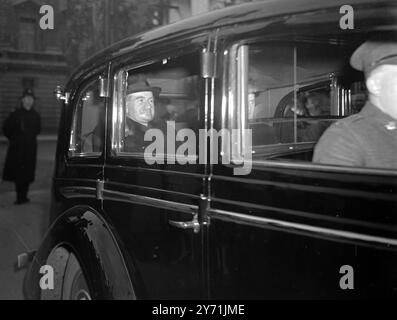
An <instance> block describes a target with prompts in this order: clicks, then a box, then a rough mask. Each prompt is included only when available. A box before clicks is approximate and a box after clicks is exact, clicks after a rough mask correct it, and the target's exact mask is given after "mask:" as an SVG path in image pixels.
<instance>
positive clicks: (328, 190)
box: [212, 175, 397, 201]
mask: <svg viewBox="0 0 397 320" xmlns="http://www.w3.org/2000/svg"><path fill="white" fill-rule="evenodd" d="M212 180H213V181H215V182H216V181H227V182H237V183H240V184H242V183H247V184H252V185H260V186H275V187H280V188H284V189H289V190H299V191H307V192H313V193H323V194H328V195H329V194H334V195H339V196H352V197H353V196H355V197H363V198H369V199H376V200H389V201H394V200H396V199H397V198H396V194H395V193H390V194H389V193H375V192H370V191H361V190H351V189H340V188H339V189H338V188H335V187H327V186H324V187H320V186H313V185H308V184H297V183H288V182H273V181H271V180H257V179H252V178H251V179H249V178H233V177H230V176H218V175H213V176H212Z"/></svg>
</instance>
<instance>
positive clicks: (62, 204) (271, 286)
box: [25, 0, 397, 299]
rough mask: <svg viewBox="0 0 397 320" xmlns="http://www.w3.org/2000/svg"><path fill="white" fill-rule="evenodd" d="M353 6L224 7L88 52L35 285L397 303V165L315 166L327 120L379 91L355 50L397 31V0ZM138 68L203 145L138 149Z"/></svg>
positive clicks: (64, 96)
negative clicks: (130, 113) (371, 87)
mask: <svg viewBox="0 0 397 320" xmlns="http://www.w3.org/2000/svg"><path fill="white" fill-rule="evenodd" d="M344 2H345V1H339V0H335V1H319V0H302V1H301V0H299V1H280V0H275V1H266V2H258V3H248V4H244V5H239V6H235V7H230V8H226V9H222V10H217V11H214V12H211V13H209V14H206V15H200V16H197V17H193V18H191V19H188V20H185V21H181V22H178V23H175V24H171V25H168V26H165V27H162V28H159V29H156V30H154V31H150V32H147V33H144V34H140V35H138V36H136V37H133V38H130V39H126V40H125V41H121V42H119V43H117V44H115V45H113V46H112V47H110V48H108V49H106V50H104V51H103V52H101V53H99V54H98V55H96V56H95V57H93V58H92V59H90V60H89V61H87V62H86V63H85V64H84V65H82V66H81V67H80V68H79V69H78V70H77V71H76V72H75V73H74V75H73V76H72V77H71V79H70V81H69V82H68V84H67V85H66V87H65V89H64V90H61V89H60V88H58V90H57V94H58V97H59V99H60V100H61V101H62V118H61V122H60V129H59V137H58V146H57V153H56V168H55V173H54V179H53V188H52V206H51V226H50V228H49V231H48V233H47V235H46V236H45V239H44V240H43V242H42V245H41V247H40V248H39V249H38V250H37V252H36V254H35V256H34V259H32V263H31V264H30V267H29V271H28V273H27V277H26V281H25V289H26V290H25V291H26V294H27V296H28V298H30V299H40V298H42V299H235V298H236V299H267V298H272V299H273V298H287V299H313V298H314V299H328V298H333V299H356V298H386V297H387V298H396V297H397V172H396V171H393V170H387V169H385V168H357V167H342V166H331V165H320V164H316V163H313V161H312V157H313V150H314V147H315V145H316V143H317V141H318V140H319V138H320V136H321V135H322V133H323V132H324V130H326V129H327V127H328V126H329V125H331V124H332V123H333V122H335V121H338V119H341V118H344V117H346V116H349V115H352V114H355V113H357V112H359V111H360V110H361V108H362V107H363V104H364V102H365V100H366V98H367V97H366V95H367V94H366V87H365V81H364V77H363V74H362V73H360V72H358V71H355V70H354V69H352V68H351V66H350V65H349V59H350V56H351V54H352V53H353V52H354V50H355V49H356V48H357V47H358V46H359V45H360V44H362V43H363V42H364V41H366V40H367V39H368V38H370V37H371V36H372V35H374V34H377V33H388V32H394V31H395V30H396V28H397V2H396V1H394V0H392V1H383V0H379V1H376V2H374V1H370V0H369V1H357V0H351V1H349V5H350V6H349V8H347V9H346V7H345V8H342V9H341V7H342V6H343V5H344V4H345V3H344ZM345 10H347V11H345ZM349 10H354V14H353V15H352V17H353V18H354V25H350V26H348V25H346V24H343V21H342V20H343V17H344V16H345V15H346V14H347V13H348V11H349ZM351 13H352V12H351ZM131 78H140V79H144V81H145V83H147V84H150V86H152V87H156V88H159V89H161V92H160V93H159V94H158V95H156V96H155V102H154V104H155V118H156V119H157V120H159V121H164V122H165V121H167V120H168V123H167V133H169V132H170V131H172V130H174V131H175V132H177V133H179V132H180V130H182V129H185V131H184V132H185V133H186V132H189V134H190V135H191V136H192V138H191V139H193V140H191V141H194V142H195V143H193V147H191V148H186V149H184V151H183V152H180V153H178V152H176V151H175V149H178V148H180V147H181V145H182V142H184V141H186V140H184V139H181V137H180V136H179V137H178V136H177V137H176V138H175V137H174V138H172V137H171V138H170V140H169V141H167V143H166V142H165V140H164V143H165V144H167V145H166V148H165V149H164V150H165V151H164V154H167V156H166V157H161V153H159V155H160V156H159V157H158V158H157V159H158V161H157V162H155V161H152V162H150V161H147V157H146V153H145V152H146V151H147V149H144V148H142V149H141V150H139V149H133V150H131V149H128V147H127V138H128V136H129V133H128V126H127V118H126V117H127V115H126V114H127V112H126V103H127V102H126V101H127V98H126V96H127V88H128V85H129V83H130V79H131ZM311 98H313V99H314V98H315V99H317V101H318V103H317V105H318V106H319V109H318V112H317V113H311V112H310V110H309V108H308V107H306V105H307V101H308V100H309V99H311ZM186 129H189V131H187V130H186ZM211 129H214V130H212V131H211ZM222 129H225V130H226V131H223V133H222V135H221V139H219V140H218V138H219V133H220V132H222V131H221V130H222ZM247 129H251V130H252V131H251V132H252V148H250V145H249V140H246V133H247V132H250V131H247ZM200 130H201V131H200ZM203 130H204V132H207V133H208V136H207V138H206V137H205V136H204V138H203V136H200V132H203ZM227 130H229V131H227ZM233 130H235V131H234V132H236V134H235V135H233V134H232V135H231V137H232V138H231V139H227V138H225V136H224V132H233ZM217 134H218V135H217ZM167 138H168V136H167ZM151 141H152V140H151ZM203 141H206V144H204V147H202V146H201V144H202V143H203ZM218 141H221V143H220V144H219V145H218V143H217V142H218ZM246 142H248V144H247V143H246ZM195 144H196V148H194V145H195ZM199 145H200V147H198V146H199ZM146 146H147V144H146ZM178 150H179V149H178ZM164 154H163V155H164ZM396 158H397V155H396ZM199 160H201V161H199ZM210 160H211V161H210ZM213 160H218V161H217V162H216V161H213ZM153 162H154V163H153ZM247 165H249V168H248V169H249V170H246V169H247ZM244 167H245V169H244ZM244 170H245V171H244ZM43 266H51V267H52V268H53V269H54V270H55V273H54V277H55V278H54V283H55V285H54V289H53V290H46V289H45V288H44V289H43V287H42V286H41V285H40V279H41V278H42V277H43V273H40V270H42V269H41V268H42V267H43ZM348 273H349V274H348ZM344 277H350V278H344ZM346 279H347V280H348V281H347V280H346ZM353 279H354V282H353V281H352V280H353ZM349 281H350V282H349Z"/></svg>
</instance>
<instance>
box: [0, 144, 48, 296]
mask: <svg viewBox="0 0 397 320" xmlns="http://www.w3.org/2000/svg"><path fill="white" fill-rule="evenodd" d="M55 147H56V142H55V140H53V141H39V149H38V162H37V169H36V181H35V182H34V183H33V184H32V185H31V188H30V192H29V196H28V197H29V198H30V200H31V202H30V203H29V204H25V205H20V206H16V205H14V201H15V192H14V184H13V183H10V182H4V181H1V180H0V300H22V299H24V297H23V293H22V284H23V277H24V275H25V270H21V271H17V270H15V264H16V258H17V256H18V254H20V253H22V252H27V251H32V250H35V249H37V247H38V246H39V244H40V242H41V239H42V238H43V236H44V234H45V232H46V230H47V227H48V216H49V207H50V187H51V178H52V173H53V168H54V158H55ZM6 148H7V144H6V142H4V141H0V179H1V176H2V174H3V173H2V172H3V166H4V160H5V154H6Z"/></svg>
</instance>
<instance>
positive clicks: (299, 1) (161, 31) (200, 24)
mask: <svg viewBox="0 0 397 320" xmlns="http://www.w3.org/2000/svg"><path fill="white" fill-rule="evenodd" d="M396 2H397V1H396V0H378V1H377V3H376V5H377V6H379V5H381V4H393V5H396V4H397V3H396ZM345 4H346V0H333V1H329V0H294V1H293V2H291V1H290V0H263V1H257V2H249V3H244V4H240V5H235V6H231V7H226V8H223V9H218V10H214V11H212V12H209V13H204V14H199V15H196V16H193V17H190V18H187V19H183V20H180V21H177V22H174V23H171V24H168V25H165V26H162V27H159V28H156V29H153V30H150V31H146V32H143V33H139V34H137V35H134V36H131V37H128V38H126V39H123V40H121V41H119V42H117V43H115V44H113V45H111V46H109V47H108V48H105V49H103V50H102V51H100V52H99V53H97V54H95V55H93V56H92V57H90V58H89V59H88V60H87V61H86V62H84V63H83V64H82V65H81V66H80V67H79V68H77V69H76V70H75V72H74V73H73V75H72V77H71V78H72V79H73V78H77V77H78V76H79V75H81V74H82V73H84V72H85V71H87V70H89V69H92V68H94V67H95V66H98V65H100V64H103V63H105V62H106V61H108V60H110V59H112V58H115V57H117V56H120V55H122V54H126V53H128V52H131V51H132V50H135V49H137V48H140V47H144V46H145V45H147V44H149V43H154V42H157V41H164V40H165V39H167V38H174V37H178V36H181V35H184V34H192V33H196V32H199V31H205V30H212V29H216V28H220V27H224V26H227V25H231V24H235V23H244V22H248V21H253V20H258V19H262V18H266V17H273V16H278V15H285V14H289V13H290V14H296V13H304V12H309V11H316V10H321V9H327V8H333V7H338V6H339V7H340V6H342V5H345ZM348 4H349V5H350V6H352V7H353V8H354V6H355V5H356V6H358V5H360V6H365V5H372V6H373V5H374V3H373V0H350V1H348ZM83 70H85V71H83Z"/></svg>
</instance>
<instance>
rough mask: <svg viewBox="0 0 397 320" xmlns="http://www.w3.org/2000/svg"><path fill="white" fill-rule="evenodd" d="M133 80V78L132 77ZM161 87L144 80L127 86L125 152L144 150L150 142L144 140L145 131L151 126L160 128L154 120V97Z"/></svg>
mask: <svg viewBox="0 0 397 320" xmlns="http://www.w3.org/2000/svg"><path fill="white" fill-rule="evenodd" d="M134 80H135V79H134ZM160 92H161V89H160V88H158V87H151V86H150V85H149V83H148V82H147V81H146V80H137V81H134V82H133V83H130V84H129V85H128V88H127V97H126V118H125V140H124V151H125V152H144V150H145V148H146V146H148V145H149V144H150V143H151V142H147V141H145V140H144V137H145V133H146V131H147V130H149V129H151V128H160V129H161V127H162V126H161V125H160V124H159V123H158V122H156V121H154V116H155V107H154V98H155V96H158V95H159V94H160Z"/></svg>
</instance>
